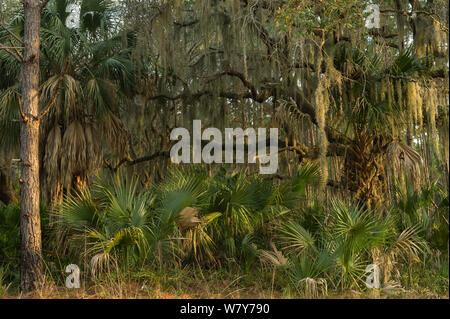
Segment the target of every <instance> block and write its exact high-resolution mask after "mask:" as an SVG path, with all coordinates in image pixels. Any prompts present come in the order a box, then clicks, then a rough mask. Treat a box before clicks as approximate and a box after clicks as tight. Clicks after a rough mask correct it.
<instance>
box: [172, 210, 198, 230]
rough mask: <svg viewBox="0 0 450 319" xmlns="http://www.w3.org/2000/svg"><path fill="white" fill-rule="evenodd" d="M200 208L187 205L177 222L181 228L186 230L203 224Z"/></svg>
mask: <svg viewBox="0 0 450 319" xmlns="http://www.w3.org/2000/svg"><path fill="white" fill-rule="evenodd" d="M198 211H199V210H198V208H192V207H185V208H184V209H183V210H182V211H181V212H180V213H179V214H178V219H177V224H178V226H179V227H180V229H181V230H186V229H189V228H192V227H195V226H197V225H199V224H201V222H202V221H201V219H200V218H198Z"/></svg>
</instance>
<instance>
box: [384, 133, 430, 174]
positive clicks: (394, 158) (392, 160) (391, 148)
mask: <svg viewBox="0 0 450 319" xmlns="http://www.w3.org/2000/svg"><path fill="white" fill-rule="evenodd" d="M401 163H404V165H405V167H407V168H409V169H411V170H413V171H416V170H417V169H418V168H419V167H420V166H421V165H422V163H423V161H422V157H421V156H420V155H419V153H417V152H416V151H415V150H414V149H413V148H412V147H410V146H408V145H405V144H403V143H401V142H400V141H398V140H393V141H392V142H390V143H389V145H388V146H387V149H386V164H387V167H389V166H390V167H391V168H393V169H394V170H396V169H398V168H400V167H401Z"/></svg>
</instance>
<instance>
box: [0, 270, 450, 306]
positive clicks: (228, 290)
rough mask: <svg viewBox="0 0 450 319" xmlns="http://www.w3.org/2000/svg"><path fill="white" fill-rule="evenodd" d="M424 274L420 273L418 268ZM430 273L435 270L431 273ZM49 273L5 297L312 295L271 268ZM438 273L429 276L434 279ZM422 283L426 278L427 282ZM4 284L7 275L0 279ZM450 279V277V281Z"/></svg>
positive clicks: (409, 293) (421, 291)
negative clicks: (74, 277)
mask: <svg viewBox="0 0 450 319" xmlns="http://www.w3.org/2000/svg"><path fill="white" fill-rule="evenodd" d="M415 275H416V276H419V274H415ZM428 275H429V276H430V274H428ZM64 278H65V277H62V278H61V279H60V280H55V279H54V278H52V276H51V275H47V280H46V282H45V284H44V285H43V287H42V288H41V289H40V290H38V291H37V292H35V293H34V294H28V295H26V294H20V293H18V291H17V288H16V287H11V286H10V287H9V288H7V289H3V290H0V292H1V293H2V294H0V298H5V299H8V298H52V299H53V298H54V299H61V298H79V299H130V298H133V299H197V298H200V299H203V298H205V299H245V298H252V299H253V298H254V299H272V298H283V299H297V298H307V296H305V295H304V294H302V293H298V292H297V291H296V290H295V289H292V288H291V287H290V286H287V285H284V282H283V278H279V277H277V280H276V281H275V284H274V286H273V287H272V285H271V278H272V273H271V272H249V273H244V272H243V271H236V270H233V271H231V270H225V269H216V270H204V269H203V270H201V269H199V268H193V267H191V266H186V267H184V268H180V269H177V268H173V269H170V268H166V269H163V270H160V269H151V268H146V269H141V270H139V271H132V272H129V273H126V274H125V273H121V272H113V273H111V274H109V275H108V276H104V277H102V278H101V279H98V280H95V281H94V280H83V278H81V288H79V289H68V288H66V287H65V286H64V284H63V283H62V281H63V280H64ZM432 279H434V280H435V279H436V278H431V277H428V278H425V277H424V278H423V280H424V282H425V280H428V282H429V283H431V284H433V283H434V282H433V281H429V280H432ZM421 283H422V282H421ZM0 284H1V281H0ZM447 284H448V281H447ZM432 289H433V287H427V286H422V287H418V286H415V287H412V288H410V289H400V290H398V291H397V292H394V293H387V292H385V291H373V290H368V289H366V290H363V291H356V290H351V289H348V290H344V291H340V290H331V291H329V292H328V294H327V295H319V296H318V298H321V299H323V298H325V299H326V298H332V299H355V298H356V299H367V298H380V299H386V298H395V299H405V298H407V299H415V298H420V299H423V298H449V294H448V286H447V290H445V289H441V290H440V292H439V293H438V292H436V291H435V290H432Z"/></svg>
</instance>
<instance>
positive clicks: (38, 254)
mask: <svg viewBox="0 0 450 319" xmlns="http://www.w3.org/2000/svg"><path fill="white" fill-rule="evenodd" d="M23 6H24V51H23V58H24V63H23V65H22V110H23V113H24V115H25V119H24V121H23V122H22V123H21V125H20V158H21V163H22V166H21V187H20V209H21V211H20V233H21V254H20V255H21V256H20V257H21V265H20V289H21V291H22V292H29V291H33V290H35V289H36V288H38V287H39V284H40V283H41V281H42V279H43V278H42V274H43V271H42V245H41V223H40V216H39V158H38V156H39V152H38V151H39V120H38V112H39V109H38V108H39V46H40V39H39V32H40V20H41V17H40V15H41V8H40V1H39V0H23Z"/></svg>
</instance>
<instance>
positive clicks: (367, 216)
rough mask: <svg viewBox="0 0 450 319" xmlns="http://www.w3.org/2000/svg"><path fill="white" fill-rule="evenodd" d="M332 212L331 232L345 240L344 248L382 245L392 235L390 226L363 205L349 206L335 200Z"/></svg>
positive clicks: (357, 248)
mask: <svg viewBox="0 0 450 319" xmlns="http://www.w3.org/2000/svg"><path fill="white" fill-rule="evenodd" d="M331 214H332V226H331V234H332V235H333V236H336V238H341V239H342V240H343V242H344V243H345V244H344V245H345V247H342V248H343V249H344V250H349V251H360V250H362V249H367V248H369V247H371V246H378V245H382V244H383V243H385V242H386V241H387V240H388V239H389V237H390V235H391V231H390V228H389V226H388V225H387V224H385V223H383V222H382V221H381V220H379V219H378V217H377V214H376V213H374V212H373V211H371V210H369V209H366V208H363V207H362V206H361V205H356V204H352V205H350V206H348V205H346V204H345V203H343V202H342V201H333V202H332V208H331Z"/></svg>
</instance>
